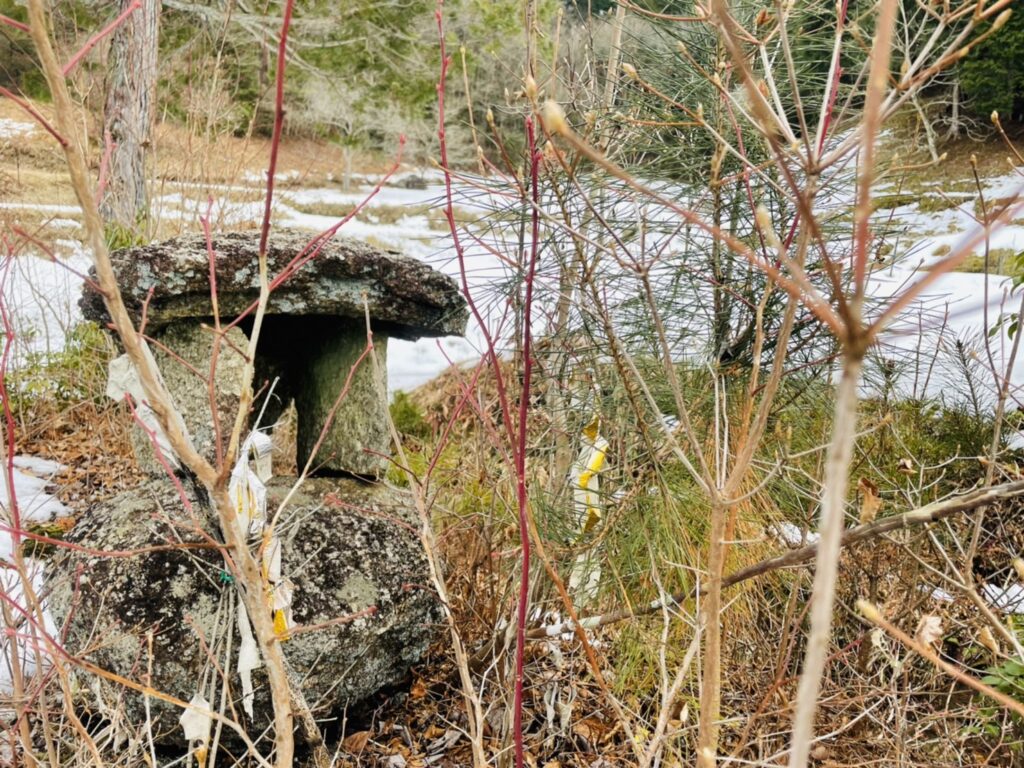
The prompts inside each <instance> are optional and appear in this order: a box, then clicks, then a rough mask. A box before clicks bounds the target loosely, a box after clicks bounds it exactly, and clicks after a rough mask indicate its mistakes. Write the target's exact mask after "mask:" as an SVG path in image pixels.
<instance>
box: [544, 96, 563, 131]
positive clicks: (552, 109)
mask: <svg viewBox="0 0 1024 768" xmlns="http://www.w3.org/2000/svg"><path fill="white" fill-rule="evenodd" d="M541 118H542V119H543V120H544V127H545V128H547V129H548V130H549V131H551V133H568V132H569V125H568V123H567V122H566V121H565V111H564V110H563V109H562V107H561V105H560V104H559V103H558V102H557V101H553V100H552V99H548V100H547V101H546V102H544V111H543V113H542V114H541Z"/></svg>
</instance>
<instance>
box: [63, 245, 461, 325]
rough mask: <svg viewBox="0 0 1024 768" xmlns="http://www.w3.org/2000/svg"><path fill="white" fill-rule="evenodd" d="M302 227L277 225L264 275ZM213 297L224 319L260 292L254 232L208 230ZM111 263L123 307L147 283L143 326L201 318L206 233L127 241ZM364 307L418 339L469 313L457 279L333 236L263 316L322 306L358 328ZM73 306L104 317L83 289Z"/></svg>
mask: <svg viewBox="0 0 1024 768" xmlns="http://www.w3.org/2000/svg"><path fill="white" fill-rule="evenodd" d="M309 240H310V235H309V233H304V232H293V231H287V230H283V231H281V230H279V231H275V232H274V233H273V234H272V235H271V237H270V241H269V245H268V251H267V257H268V266H269V272H270V279H271V280H272V281H273V280H274V279H275V278H276V277H278V276H279V275H281V274H282V272H283V271H284V270H285V268H286V267H287V266H288V265H289V263H291V262H293V260H294V259H295V258H296V257H297V256H299V254H301V253H302V252H303V251H304V249H306V246H307V245H308V243H309ZM213 247H214V251H215V252H216V254H217V259H216V277H217V296H218V306H219V310H220V315H221V318H223V319H225V320H228V319H233V318H234V317H236V316H237V315H239V314H241V313H242V312H243V311H244V310H245V309H246V308H247V307H249V306H250V305H251V304H252V303H253V302H254V301H256V299H257V298H258V296H259V274H258V269H257V253H258V250H259V233H258V232H228V233H224V234H219V235H216V236H215V237H214V238H213ZM111 258H112V260H113V264H114V270H115V271H116V273H117V276H118V283H119V285H120V287H121V292H122V295H123V297H124V301H125V305H126V306H127V307H128V311H129V312H130V313H132V314H133V316H134V319H135V320H136V321H137V320H139V319H140V318H141V314H142V308H143V305H144V303H145V302H146V298H147V295H148V294H149V291H150V289H152V290H153V295H152V298H151V299H150V301H149V306H148V308H147V312H146V317H147V327H148V328H149V329H151V330H159V329H160V328H162V327H163V326H164V325H166V324H167V323H170V322H171V321H173V320H179V319H184V318H207V317H211V316H212V314H213V309H212V307H211V303H210V269H209V258H208V253H207V246H206V239H205V237H204V236H202V235H198V236H196V235H189V236H184V237H177V238H173V239H171V240H165V241H163V242H159V243H153V244H152V245H147V246H143V247H138V248H127V249H124V250H120V251H116V252H115V253H114V254H113V255H112V257H111ZM364 293H365V295H366V301H367V304H368V306H369V311H370V318H371V320H372V321H373V324H374V327H375V330H376V329H377V328H378V327H379V328H380V330H381V331H382V332H383V334H384V335H390V336H397V337H400V338H407V339H417V338H421V337H424V336H446V335H461V334H462V333H464V332H465V329H466V321H467V318H468V314H467V310H466V304H465V301H464V300H463V298H462V295H461V294H460V292H459V289H458V286H457V285H456V284H455V281H454V280H452V279H451V278H450V277H448V276H446V275H444V274H442V273H440V272H438V271H437V270H435V269H433V268H432V267H430V266H428V265H426V264H424V263H422V262H420V261H417V260H415V259H411V258H408V257H406V256H402V255H400V254H398V253H395V252H393V251H383V250H380V249H378V248H374V247H373V246H371V245H367V244H366V243H361V242H359V241H356V240H351V239H348V238H340V237H335V238H333V239H332V240H330V241H328V242H326V243H324V244H323V245H322V247H321V248H320V250H319V252H318V253H317V254H316V256H315V257H314V258H312V259H310V260H309V261H308V262H307V263H305V264H304V265H303V266H301V267H300V268H299V269H297V270H295V271H294V273H293V274H292V275H291V276H290V277H289V278H288V279H287V280H285V281H283V282H282V283H281V284H280V285H279V286H278V287H276V288H275V289H274V290H273V292H272V293H271V297H270V301H269V305H268V307H267V314H268V315H291V316H300V315H302V316H309V315H321V316H323V315H326V316H331V317H337V318H346V319H348V324H349V325H351V324H352V323H353V322H354V323H355V324H356V325H358V326H360V327H364V326H365V323H364V322H363V317H364V312H365V307H364V303H363V295H364ZM80 306H81V308H82V312H83V314H84V315H85V317H86V318H87V319H90V320H96V321H97V322H101V323H102V322H106V321H107V320H108V319H109V318H108V315H107V313H106V309H105V308H104V306H103V301H102V298H101V297H100V295H99V294H98V293H96V292H95V291H92V290H88V289H87V290H86V292H85V293H84V295H83V297H82V300H81V303H80Z"/></svg>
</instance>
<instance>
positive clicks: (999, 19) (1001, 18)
mask: <svg viewBox="0 0 1024 768" xmlns="http://www.w3.org/2000/svg"><path fill="white" fill-rule="evenodd" d="M1012 15H1013V9H1012V8H1007V9H1006V10H1005V11H1003V12H1002V13H1000V14H999V15H998V16H996V20H995V21H993V22H992V31H991V32H989V34H992V32H995V31H996V30H998V29H999V28H1000V27H1001V26H1003V25H1004V24H1005V23H1006V22H1008V21H1009V20H1010V16H1012Z"/></svg>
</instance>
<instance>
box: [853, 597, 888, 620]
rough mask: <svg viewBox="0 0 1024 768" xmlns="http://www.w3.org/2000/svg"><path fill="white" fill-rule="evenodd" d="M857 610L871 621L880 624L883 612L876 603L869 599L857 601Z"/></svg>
mask: <svg viewBox="0 0 1024 768" xmlns="http://www.w3.org/2000/svg"><path fill="white" fill-rule="evenodd" d="M857 610H858V611H860V612H861V615H862V616H863V617H864V618H865V619H867V620H868V621H870V622H871V623H872V624H878V623H879V622H880V621H882V613H881V611H879V610H878V608H877V607H876V606H875V604H874V603H872V602H869V601H867V600H858V601H857Z"/></svg>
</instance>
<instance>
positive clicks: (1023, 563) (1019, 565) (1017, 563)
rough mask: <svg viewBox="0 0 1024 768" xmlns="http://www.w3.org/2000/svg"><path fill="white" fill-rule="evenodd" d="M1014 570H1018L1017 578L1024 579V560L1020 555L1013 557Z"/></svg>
mask: <svg viewBox="0 0 1024 768" xmlns="http://www.w3.org/2000/svg"><path fill="white" fill-rule="evenodd" d="M1013 570H1015V571H1016V572H1017V578H1018V579H1020V580H1021V581H1024V560H1021V559H1020V558H1019V557H1015V558H1013Z"/></svg>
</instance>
